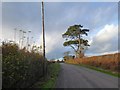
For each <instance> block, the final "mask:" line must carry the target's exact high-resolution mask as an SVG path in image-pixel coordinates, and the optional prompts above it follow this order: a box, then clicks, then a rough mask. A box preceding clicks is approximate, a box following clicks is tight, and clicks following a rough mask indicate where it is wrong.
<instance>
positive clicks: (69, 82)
mask: <svg viewBox="0 0 120 90" xmlns="http://www.w3.org/2000/svg"><path fill="white" fill-rule="evenodd" d="M56 88H118V78H117V77H113V76H110V75H107V74H104V73H101V72H98V71H95V70H91V69H88V68H85V67H79V66H75V65H70V64H65V63H61V70H60V73H59V75H58V79H57V83H56Z"/></svg>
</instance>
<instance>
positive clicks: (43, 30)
mask: <svg viewBox="0 0 120 90" xmlns="http://www.w3.org/2000/svg"><path fill="white" fill-rule="evenodd" d="M42 32H43V59H44V61H43V75H44V77H45V75H46V60H45V27H44V3H43V0H42Z"/></svg>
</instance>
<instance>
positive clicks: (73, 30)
mask: <svg viewBox="0 0 120 90" xmlns="http://www.w3.org/2000/svg"><path fill="white" fill-rule="evenodd" d="M87 32H89V29H84V28H83V26H82V25H73V26H70V27H69V28H68V29H67V31H66V32H65V33H64V34H62V37H63V38H65V40H66V41H65V42H64V43H63V46H70V47H71V48H72V49H73V50H74V51H75V53H76V57H79V56H80V54H81V53H83V51H84V50H85V49H86V47H88V46H90V45H89V44H88V40H86V39H84V38H83V35H85V36H88V34H87Z"/></svg>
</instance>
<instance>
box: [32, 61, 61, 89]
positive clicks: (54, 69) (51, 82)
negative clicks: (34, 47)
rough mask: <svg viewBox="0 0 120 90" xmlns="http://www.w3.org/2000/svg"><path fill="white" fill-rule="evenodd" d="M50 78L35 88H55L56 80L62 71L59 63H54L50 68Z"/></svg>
mask: <svg viewBox="0 0 120 90" xmlns="http://www.w3.org/2000/svg"><path fill="white" fill-rule="evenodd" d="M48 69H49V71H48V76H47V78H46V80H44V79H43V80H42V81H38V82H37V83H36V84H35V85H34V88H55V84H56V80H57V77H58V73H59V70H60V64H59V63H52V64H50V65H49V66H48Z"/></svg>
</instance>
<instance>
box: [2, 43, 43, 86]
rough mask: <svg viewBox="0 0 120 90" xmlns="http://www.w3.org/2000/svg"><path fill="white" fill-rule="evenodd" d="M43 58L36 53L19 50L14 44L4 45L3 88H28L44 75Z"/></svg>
mask: <svg viewBox="0 0 120 90" xmlns="http://www.w3.org/2000/svg"><path fill="white" fill-rule="evenodd" d="M42 63H43V57H42V55H41V54H39V53H36V52H28V51H26V50H25V49H22V50H21V49H19V47H18V45H16V44H13V43H4V44H3V45H2V87H3V88H26V87H29V86H31V85H32V84H33V83H34V82H36V81H37V80H38V79H39V78H40V77H42V75H43V69H42V68H43V64H42Z"/></svg>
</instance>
